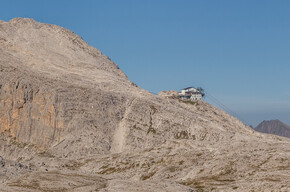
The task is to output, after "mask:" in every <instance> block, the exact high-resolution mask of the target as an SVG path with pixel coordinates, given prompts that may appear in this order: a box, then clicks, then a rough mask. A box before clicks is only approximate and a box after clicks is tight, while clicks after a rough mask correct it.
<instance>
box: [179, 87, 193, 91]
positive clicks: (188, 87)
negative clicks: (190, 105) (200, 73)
mask: <svg viewBox="0 0 290 192" xmlns="http://www.w3.org/2000/svg"><path fill="white" fill-rule="evenodd" d="M190 88H194V87H186V88H184V89H182V90H185V89H190ZM194 89H195V88H194Z"/></svg>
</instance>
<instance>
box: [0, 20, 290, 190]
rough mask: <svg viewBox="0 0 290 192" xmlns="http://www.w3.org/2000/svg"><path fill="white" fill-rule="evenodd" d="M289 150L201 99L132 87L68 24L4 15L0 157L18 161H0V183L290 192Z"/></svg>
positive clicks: (28, 186) (35, 186) (34, 187)
mask: <svg viewBox="0 0 290 192" xmlns="http://www.w3.org/2000/svg"><path fill="white" fill-rule="evenodd" d="M289 147H290V145H289V140H287V139H286V138H285V139H284V138H280V137H275V136H271V135H265V134H261V133H256V132H254V131H253V130H252V129H250V128H249V127H247V126H245V125H244V124H243V123H241V122H240V121H239V120H238V119H236V118H234V117H232V116H230V115H229V114H227V113H225V112H224V111H222V110H219V109H217V108H215V107H213V106H211V105H209V104H207V103H205V102H202V101H199V102H197V103H184V102H182V101H180V100H178V99H176V98H174V97H173V98H172V97H162V96H157V95H153V94H151V93H149V92H148V91H145V90H143V89H141V88H139V87H136V86H135V85H134V84H133V83H131V82H130V81H129V80H128V78H127V77H126V75H125V74H124V73H123V72H122V71H121V70H120V69H119V68H118V67H117V65H116V64H114V63H113V62H112V61H111V60H110V59H109V58H108V57H107V56H105V55H103V54H102V53H101V52H100V51H99V50H97V49H95V48H93V47H91V46H89V45H88V44H87V43H86V42H84V41H83V40H82V39H81V37H79V36H77V35H76V34H74V33H73V32H71V31H69V30H66V29H64V28H62V27H59V26H55V25H49V24H41V23H38V22H36V21H34V20H32V19H21V18H16V19H13V20H11V21H10V22H4V21H1V22H0V156H1V157H2V158H3V159H1V162H11V164H13V163H14V164H15V167H14V168H13V169H11V168H10V166H9V167H7V166H2V167H0V172H3V173H7V170H10V172H11V173H13V174H3V175H2V176H1V177H0V181H2V182H4V181H5V182H4V184H1V182H0V187H1V189H5V190H7V191H25V190H27V189H29V190H30V191H57V190H68V191H78V190H83V191H86V190H87V191H90V190H91V191H92V190H99V191H102V190H103V191H138V190H139V191H153V190H155V191H190V190H191V191H194V190H206V191H215V190H224V191H232V190H233V189H238V190H240V191H250V190H256V191H263V190H264V189H277V188H279V189H284V188H286V189H288V187H289V184H288V182H287V181H289V175H290V174H289V173H290V172H289V170H290V162H289V161H290V160H289V159H290V158H289V157H290V154H289V150H288V149H289ZM19 163H20V164H21V167H20V168H19V167H17V166H19ZM16 165H17V166H16ZM268 170H269V171H268ZM8 172H9V171H8ZM27 173H28V175H23V176H22V174H27ZM39 175H41V179H40V178H39V177H38V176H39ZM58 177H59V178H60V179H61V181H63V182H58V181H57V180H56V178H58ZM273 179H274V180H273ZM270 180H271V182H270V183H269V181H270ZM65 183H73V184H71V185H66V184H65Z"/></svg>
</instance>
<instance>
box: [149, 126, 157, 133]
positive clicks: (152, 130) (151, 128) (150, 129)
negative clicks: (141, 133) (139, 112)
mask: <svg viewBox="0 0 290 192" xmlns="http://www.w3.org/2000/svg"><path fill="white" fill-rule="evenodd" d="M149 133H154V134H156V130H155V129H154V128H153V127H149V129H148V131H147V134H149Z"/></svg>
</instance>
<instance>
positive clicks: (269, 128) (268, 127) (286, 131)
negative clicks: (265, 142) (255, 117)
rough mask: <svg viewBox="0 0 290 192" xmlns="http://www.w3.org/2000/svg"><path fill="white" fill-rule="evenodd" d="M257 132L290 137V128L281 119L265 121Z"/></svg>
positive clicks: (257, 128) (258, 127)
mask: <svg viewBox="0 0 290 192" xmlns="http://www.w3.org/2000/svg"><path fill="white" fill-rule="evenodd" d="M255 130H256V131H259V132H262V133H269V134H274V135H279V136H283V137H290V126H288V125H287V124H285V123H283V122H282V121H280V120H279V119H275V120H264V121H262V122H261V123H260V124H259V125H258V126H257V127H256V128H255Z"/></svg>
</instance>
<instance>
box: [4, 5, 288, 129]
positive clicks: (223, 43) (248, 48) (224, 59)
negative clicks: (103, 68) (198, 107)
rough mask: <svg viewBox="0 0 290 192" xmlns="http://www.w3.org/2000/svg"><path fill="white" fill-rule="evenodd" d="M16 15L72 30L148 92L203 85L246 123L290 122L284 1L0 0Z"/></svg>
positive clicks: (9, 15)
mask: <svg viewBox="0 0 290 192" xmlns="http://www.w3.org/2000/svg"><path fill="white" fill-rule="evenodd" d="M14 17H29V18H34V19H35V20H37V21H39V22H44V23H50V24H56V25H60V26H63V27H65V28H68V29H70V30H72V31H73V32H75V33H77V34H78V35H80V36H82V37H83V38H84V40H86V41H87V42H89V44H90V45H92V46H94V47H96V48H98V49H100V50H101V51H102V52H103V53H104V54H106V55H108V56H109V57H110V58H111V59H112V60H113V61H114V62H115V63H117V64H118V65H119V67H120V68H121V69H122V70H123V71H124V72H125V73H126V74H127V75H128V77H129V78H130V80H131V81H133V82H134V83H136V84H137V85H139V86H140V87H142V88H144V89H147V90H149V91H151V92H153V93H158V92H159V91H161V90H180V89H181V88H184V87H188V86H196V87H198V86H201V87H203V88H204V89H205V90H206V91H207V92H208V93H209V94H210V95H212V96H214V97H215V98H217V99H218V100H219V101H220V102H221V103H223V104H224V105H225V106H226V107H227V108H229V109H231V111H233V112H234V115H235V116H237V117H238V118H240V119H242V120H243V121H244V122H245V123H246V124H251V125H254V126H256V125H257V124H258V123H259V122H260V121H262V120H270V119H280V120H282V121H284V122H285V123H287V124H289V125H290V86H289V83H290V75H289V72H290V1H288V0H271V1H270V0H242V1H237V0H220V1H216V0H211V1H210V0H84V1H81V0H78V1H76V0H67V1H65V0H49V1H48V0H47V1H45V0H25V1H23V0H18V1H15V0H2V1H1V6H0V19H1V20H4V21H9V20H10V19H12V18H14ZM206 100H207V101H208V102H210V103H213V104H215V103H214V102H213V100H212V99H211V98H210V97H207V98H206ZM228 112H230V111H228Z"/></svg>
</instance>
